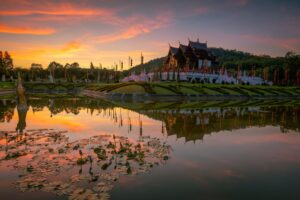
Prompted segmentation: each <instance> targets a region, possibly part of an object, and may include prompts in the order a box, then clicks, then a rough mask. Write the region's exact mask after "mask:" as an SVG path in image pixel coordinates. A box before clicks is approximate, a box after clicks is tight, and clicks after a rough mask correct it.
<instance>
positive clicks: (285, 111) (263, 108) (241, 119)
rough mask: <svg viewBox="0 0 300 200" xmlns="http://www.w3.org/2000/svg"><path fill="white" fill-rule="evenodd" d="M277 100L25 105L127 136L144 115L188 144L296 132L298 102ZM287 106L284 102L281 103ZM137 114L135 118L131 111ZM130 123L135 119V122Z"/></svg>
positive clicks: (1, 115) (5, 111)
mask: <svg viewBox="0 0 300 200" xmlns="http://www.w3.org/2000/svg"><path fill="white" fill-rule="evenodd" d="M0 103H1V109H0V119H1V121H2V122H4V121H7V122H8V121H9V119H11V118H12V116H13V114H14V111H13V110H14V107H15V106H16V104H15V102H14V101H13V100H7V101H5V104H4V103H3V102H1V101H0ZM281 103H282V102H280V101H263V100H258V101H219V102H199V103H197V104H196V105H192V106H191V104H185V103H172V104H167V103H148V104H139V105H138V106H139V107H138V106H136V107H138V108H136V107H135V108H131V107H130V106H132V105H133V104H128V103H127V104H124V105H121V106H120V105H118V106H116V105H114V104H113V103H111V102H107V101H104V100H96V99H87V98H73V97H72V98H65V99H60V98H52V99H50V100H49V99H43V98H41V99H37V98H32V99H30V100H29V101H28V105H29V106H31V107H32V110H33V111H34V112H39V111H41V110H43V109H45V108H47V109H49V111H50V113H51V115H56V114H58V113H61V112H66V113H72V114H74V115H78V114H80V112H82V111H83V110H85V111H86V112H87V113H89V114H91V115H92V116H98V115H102V117H106V118H109V119H110V120H111V121H112V123H113V125H115V126H118V127H120V128H121V127H123V125H124V124H123V123H124V122H125V123H126V127H127V131H128V133H130V132H132V128H133V125H134V124H137V126H138V133H139V134H140V135H143V133H144V132H145V131H146V130H145V127H143V116H147V117H150V118H153V119H156V120H160V121H161V123H162V124H161V133H162V135H176V136H177V137H178V138H181V137H183V138H185V139H186V140H187V141H190V140H192V141H194V140H199V139H200V140H202V139H203V137H204V136H205V135H206V134H210V133H212V132H220V131H224V130H226V131H232V130H236V129H244V128H248V127H253V126H255V127H264V126H278V127H279V128H280V130H281V132H282V133H287V132H289V131H290V130H293V131H296V132H299V128H300V119H299V117H298V116H299V112H300V109H299V108H300V107H299V101H291V102H290V103H289V104H288V105H287V106H282V105H281ZM283 103H286V102H283ZM121 107H123V108H125V109H127V111H126V112H127V114H125V113H126V112H125V113H122V109H121ZM17 108H18V109H17V110H18V116H19V123H18V125H17V129H18V130H19V131H22V130H24V128H25V127H26V113H27V110H28V108H27V109H19V108H22V106H21V104H20V102H18V104H17ZM132 111H134V112H136V113H139V117H138V118H137V119H135V118H133V117H132V116H131V115H130V112H132ZM133 120H137V121H136V122H135V121H133Z"/></svg>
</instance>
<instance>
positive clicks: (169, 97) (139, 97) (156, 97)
mask: <svg viewBox="0 0 300 200" xmlns="http://www.w3.org/2000/svg"><path fill="white" fill-rule="evenodd" d="M82 94H83V95H85V96H88V97H94V98H101V99H107V100H113V101H162V102H164V101H165V102H170V101H197V100H248V99H249V100H250V99H262V100H264V99H265V100H275V99H284V100H288V99H291V100H294V99H300V95H287V96H283V95H252V96H246V95H233V94H223V95H222V94H220V95H207V94H205V95H203V94H147V93H146V94H138V93H131V94H126V93H107V92H99V91H93V90H84V91H83V93H82Z"/></svg>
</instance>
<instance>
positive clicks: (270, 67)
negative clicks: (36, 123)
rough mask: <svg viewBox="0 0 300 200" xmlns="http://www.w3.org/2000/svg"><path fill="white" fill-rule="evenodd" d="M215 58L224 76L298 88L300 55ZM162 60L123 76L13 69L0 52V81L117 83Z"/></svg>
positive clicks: (59, 68) (221, 54)
mask: <svg viewBox="0 0 300 200" xmlns="http://www.w3.org/2000/svg"><path fill="white" fill-rule="evenodd" d="M210 50H211V51H212V53H213V54H214V55H215V56H216V57H217V62H218V66H219V67H222V66H224V67H226V68H227V70H228V72H229V73H230V74H232V75H236V73H237V69H238V68H239V69H240V70H242V71H243V70H247V74H248V75H253V74H255V76H261V77H263V78H264V79H267V80H270V81H273V82H274V83H275V84H278V85H279V84H282V85H299V82H300V80H299V79H300V55H297V54H295V53H293V52H288V53H286V55H285V56H283V57H270V56H267V55H262V56H258V55H253V54H250V53H246V52H242V51H237V50H227V49H223V48H210ZM164 59H165V57H161V58H157V59H154V60H151V61H149V62H147V63H145V64H143V65H137V66H134V67H132V68H131V69H129V70H125V71H123V72H120V71H118V70H117V69H118V66H116V68H115V69H107V68H105V67H102V66H100V67H95V66H94V65H93V63H92V62H91V64H90V68H82V67H80V66H79V64H78V63H76V62H74V63H72V64H69V63H66V64H61V63H58V62H55V61H53V62H51V63H49V65H48V66H47V67H46V68H44V67H42V65H41V64H37V63H32V65H31V67H30V68H29V69H25V68H19V67H14V66H13V59H12V57H11V56H10V54H9V53H8V52H4V53H3V52H2V51H0V75H1V76H0V77H2V81H4V80H5V79H8V78H11V77H13V78H16V77H17V73H18V72H21V73H22V76H23V78H24V79H25V81H44V80H49V75H51V76H52V77H53V79H54V80H58V81H68V82H75V81H86V80H88V81H91V82H118V81H119V79H120V78H122V77H124V76H127V75H129V74H130V73H132V72H135V73H136V74H139V73H140V72H141V71H143V70H145V71H146V72H150V71H156V72H158V71H160V70H161V69H162V66H163V62H164Z"/></svg>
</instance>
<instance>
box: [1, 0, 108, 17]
mask: <svg viewBox="0 0 300 200" xmlns="http://www.w3.org/2000/svg"><path fill="white" fill-rule="evenodd" d="M3 8H4V9H3ZM3 8H2V9H1V10H0V11H1V12H0V16H26V15H60V16H71V15H72V16H95V15H102V16H106V15H111V14H113V13H114V12H113V11H112V10H110V9H106V8H88V7H83V5H75V4H71V3H64V2H60V3H54V2H52V1H43V4H37V3H36V2H33V1H28V3H27V4H26V6H23V7H21V8H18V9H5V7H3Z"/></svg>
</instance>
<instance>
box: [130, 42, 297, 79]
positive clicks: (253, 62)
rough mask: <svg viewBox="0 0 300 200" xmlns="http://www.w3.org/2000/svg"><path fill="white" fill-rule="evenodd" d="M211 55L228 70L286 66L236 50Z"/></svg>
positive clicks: (157, 62)
mask: <svg viewBox="0 0 300 200" xmlns="http://www.w3.org/2000/svg"><path fill="white" fill-rule="evenodd" d="M210 50H211V51H212V53H213V55H215V56H216V57H217V62H218V63H219V66H223V65H224V66H225V67H226V68H228V69H236V68H237V66H238V65H240V66H242V68H243V69H246V70H251V69H252V67H253V66H255V69H256V70H259V69H262V68H264V67H268V68H269V69H271V70H272V69H274V68H278V67H285V66H286V65H287V60H286V58H285V57H270V56H268V55H260V56H258V55H253V54H250V53H247V52H243V51H238V50H229V49H223V48H215V47H212V48H210ZM295 57H296V58H297V60H295V63H294V65H296V66H300V59H299V56H298V55H295ZM164 58H165V57H161V58H157V59H154V60H151V61H149V62H147V63H145V64H144V65H143V66H141V65H137V66H135V67H133V68H131V69H130V70H127V71H125V72H124V75H125V76H126V75H128V73H129V72H131V71H135V72H136V73H137V74H138V73H139V72H140V71H141V70H143V69H144V68H145V70H146V71H147V72H148V71H152V70H154V69H157V68H159V67H161V66H162V65H163V60H164Z"/></svg>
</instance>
